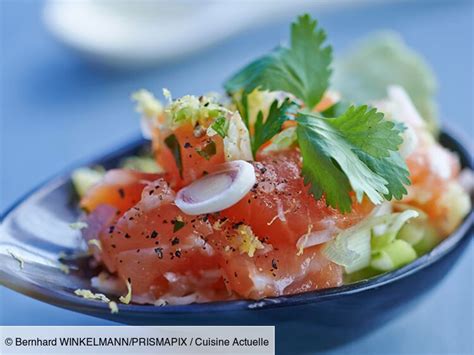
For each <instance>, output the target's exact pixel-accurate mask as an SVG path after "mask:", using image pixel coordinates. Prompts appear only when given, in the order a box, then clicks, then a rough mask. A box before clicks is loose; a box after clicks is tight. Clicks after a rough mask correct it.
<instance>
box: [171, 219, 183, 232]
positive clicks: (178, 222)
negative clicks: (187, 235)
mask: <svg viewBox="0 0 474 355" xmlns="http://www.w3.org/2000/svg"><path fill="white" fill-rule="evenodd" d="M185 224H186V223H184V222H183V221H181V220H179V219H175V220H174V221H173V233H175V232H177V231H179V230H180V229H181V228H183V227H184V225H185Z"/></svg>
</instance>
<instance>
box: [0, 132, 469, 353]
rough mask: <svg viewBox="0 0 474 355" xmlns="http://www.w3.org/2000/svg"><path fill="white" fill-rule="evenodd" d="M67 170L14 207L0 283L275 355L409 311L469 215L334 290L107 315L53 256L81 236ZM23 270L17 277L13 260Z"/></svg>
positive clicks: (439, 270) (461, 236) (80, 269)
mask: <svg viewBox="0 0 474 355" xmlns="http://www.w3.org/2000/svg"><path fill="white" fill-rule="evenodd" d="M440 141H441V143H442V145H443V146H445V147H447V148H449V149H450V150H452V151H455V152H457V153H458V154H459V156H460V158H461V163H462V166H463V167H469V168H471V169H472V160H471V157H470V155H469V153H468V150H467V149H466V148H465V147H464V146H463V145H462V144H461V143H460V142H459V141H458V140H457V139H456V138H454V137H453V136H452V135H451V134H448V133H446V132H444V133H442V135H441V137H440ZM144 144H146V142H144V141H143V140H142V139H137V140H135V141H133V142H132V143H129V144H127V145H126V146H124V147H122V148H120V149H117V150H114V151H113V152H112V153H109V154H105V155H103V156H101V157H99V158H97V159H92V160H90V161H89V162H88V163H87V164H81V165H80V166H83V165H96V164H101V165H104V166H105V167H106V168H112V167H114V166H116V165H117V164H118V162H119V161H120V160H121V159H122V158H123V157H126V156H129V155H133V154H135V153H136V152H137V151H139V150H140V149H141V148H142V147H143V146H144ZM71 170H72V168H71V169H67V170H66V171H65V172H64V173H63V174H60V175H58V177H56V178H53V179H52V180H49V181H48V182H46V183H44V184H42V185H41V186H39V187H38V188H36V189H34V190H33V191H31V192H30V193H28V194H27V195H26V196H25V197H23V198H22V199H20V200H19V201H18V202H17V203H16V204H14V205H13V206H12V207H11V208H10V209H9V210H8V211H7V213H6V214H5V215H4V216H3V218H2V220H3V221H2V224H1V225H0V265H2V268H1V270H0V284H2V285H4V286H6V287H8V288H11V289H13V290H16V291H18V292H20V293H23V294H25V295H28V296H30V297H33V298H36V299H39V300H41V301H44V302H47V303H50V304H53V305H56V306H59V307H63V308H67V309H70V310H73V311H77V312H81V313H85V314H89V315H92V316H96V317H100V318H105V319H109V320H113V321H116V322H120V323H126V324H143V325H276V339H277V344H276V346H277V349H278V351H279V352H280V351H281V352H282V353H285V354H286V353H293V354H294V353H303V352H307V351H315V350H321V349H325V348H330V347H335V346H337V345H341V344H343V343H346V342H348V341H351V340H353V339H354V338H356V337H359V336H362V335H364V334H366V333H368V332H369V331H371V330H372V329H375V328H377V327H379V326H381V325H382V324H385V323H387V322H388V321H389V320H391V319H393V318H395V317H396V316H397V315H399V314H401V313H402V312H405V311H406V310H407V309H408V308H410V307H412V306H413V305H414V304H416V303H417V302H418V301H419V300H420V299H422V296H423V295H425V294H427V293H428V291H430V290H431V289H433V288H434V287H435V286H436V285H437V284H438V283H439V282H440V281H441V279H442V278H444V277H445V276H446V275H447V274H448V272H449V270H450V269H451V268H452V267H453V265H454V264H455V263H456V261H457V260H458V259H459V257H460V255H461V254H462V252H463V251H464V250H465V249H466V247H467V245H468V243H469V242H470V240H471V237H470V236H471V235H472V228H473V220H474V217H473V212H472V210H471V212H470V213H469V215H468V216H467V217H466V218H465V220H464V221H463V223H462V224H461V225H460V226H459V227H458V229H457V230H456V231H455V232H454V233H453V234H452V235H451V236H450V237H448V238H446V239H445V240H444V241H443V242H442V243H440V244H439V245H438V246H437V247H435V248H434V249H433V250H432V251H431V252H430V253H428V254H426V255H423V256H421V257H420V258H418V259H416V260H415V261H414V262H412V263H410V264H408V265H406V266H405V267H403V268H401V269H398V270H395V271H393V272H389V273H386V274H383V275H381V276H378V277H375V278H372V279H369V280H365V281H361V282H357V283H354V284H349V285H345V286H342V287H337V288H332V289H326V290H320V291H313V292H307V293H301V294H297V295H292V296H284V297H283V296H282V297H275V298H267V299H263V300H260V301H249V300H237V301H226V302H211V303H203V304H190V305H174V306H173V305H170V306H165V307H155V306H150V305H135V304H130V305H123V304H119V313H117V314H111V313H110V309H109V308H108V306H107V304H104V303H100V302H97V301H91V300H86V299H83V298H80V297H77V296H75V295H74V290H76V289H78V288H86V289H91V285H90V278H91V276H92V275H91V271H90V270H88V268H87V267H85V266H84V264H82V265H81V262H80V261H78V260H76V261H71V262H70V263H69V264H68V267H69V269H70V273H69V274H66V273H65V272H64V266H62V265H61V264H60V263H58V261H57V259H58V255H59V253H61V252H65V253H74V251H77V249H78V247H79V245H80V243H81V237H80V232H79V231H74V230H72V229H71V228H70V227H69V224H70V223H71V222H74V221H76V220H77V218H78V214H79V211H78V210H77V207H76V203H75V202H74V199H73V194H72V185H71V181H70V178H69V177H70V172H71ZM19 260H21V261H22V262H21V263H23V268H20V261H19Z"/></svg>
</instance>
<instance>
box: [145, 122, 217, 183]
mask: <svg viewBox="0 0 474 355" xmlns="http://www.w3.org/2000/svg"><path fill="white" fill-rule="evenodd" d="M172 135H174V136H175V137H176V142H177V145H178V146H177V147H175V148H174V149H170V147H169V146H168V145H169V141H168V145H167V143H166V140H167V139H168V137H170V136H172ZM154 137H156V138H154V139H155V140H156V139H160V142H159V143H155V144H154V147H155V148H156V147H158V149H155V156H156V160H157V162H158V164H159V165H160V166H162V167H163V168H164V169H165V171H166V172H167V173H168V174H169V179H168V180H167V181H168V182H169V184H170V185H171V186H172V187H173V188H180V187H183V186H186V185H187V184H189V183H190V182H192V181H194V180H195V179H198V178H200V177H201V176H202V175H203V174H205V173H206V172H209V171H210V170H211V169H212V167H213V166H215V165H217V164H220V163H223V162H224V161H225V156H224V144H223V140H222V138H221V137H220V136H219V135H214V136H212V137H209V136H207V135H206V131H205V130H204V131H200V130H199V128H194V127H193V126H192V125H191V124H183V125H182V126H180V127H178V128H177V129H176V130H174V131H173V132H169V134H166V135H165V134H161V133H160V135H156V134H155V135H154ZM178 151H179V156H180V159H181V162H182V169H180V167H179V163H178V162H177V159H178V157H177V156H176V155H177V152H178Z"/></svg>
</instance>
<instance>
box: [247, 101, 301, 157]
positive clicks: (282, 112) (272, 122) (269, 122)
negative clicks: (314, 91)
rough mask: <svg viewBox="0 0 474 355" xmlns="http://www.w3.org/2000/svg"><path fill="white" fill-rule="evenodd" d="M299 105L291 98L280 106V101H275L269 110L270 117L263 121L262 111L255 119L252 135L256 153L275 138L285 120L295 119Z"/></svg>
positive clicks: (253, 147)
mask: <svg viewBox="0 0 474 355" xmlns="http://www.w3.org/2000/svg"><path fill="white" fill-rule="evenodd" d="M296 109H297V105H296V104H295V103H293V102H292V101H291V100H289V99H286V100H285V101H284V102H283V103H282V104H281V105H280V106H278V101H277V100H275V101H273V103H272V105H271V106H270V111H269V112H268V117H267V118H266V120H265V122H264V121H263V113H262V111H260V112H259V113H258V115H257V120H256V121H255V125H254V128H255V133H254V135H253V137H252V153H253V154H254V155H255V153H256V152H257V150H258V148H260V146H261V145H262V144H264V143H266V142H267V141H269V140H270V139H272V138H273V136H275V135H276V134H277V133H278V132H280V130H281V126H282V125H283V123H284V122H285V121H288V120H290V119H294V116H293V115H294V114H295V113H296Z"/></svg>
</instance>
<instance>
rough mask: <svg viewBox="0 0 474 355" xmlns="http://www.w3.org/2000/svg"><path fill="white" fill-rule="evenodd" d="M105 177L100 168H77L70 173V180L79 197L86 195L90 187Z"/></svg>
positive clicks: (102, 169)
mask: <svg viewBox="0 0 474 355" xmlns="http://www.w3.org/2000/svg"><path fill="white" fill-rule="evenodd" d="M104 175H105V170H104V168H102V167H95V168H79V169H76V170H74V171H73V172H72V175H71V180H72V184H73V186H74V189H75V190H76V192H77V194H78V195H79V197H82V196H84V195H85V194H86V192H87V190H89V189H90V188H91V187H92V186H94V185H95V184H97V183H98V182H99V181H100V180H102V178H103V177H104Z"/></svg>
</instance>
